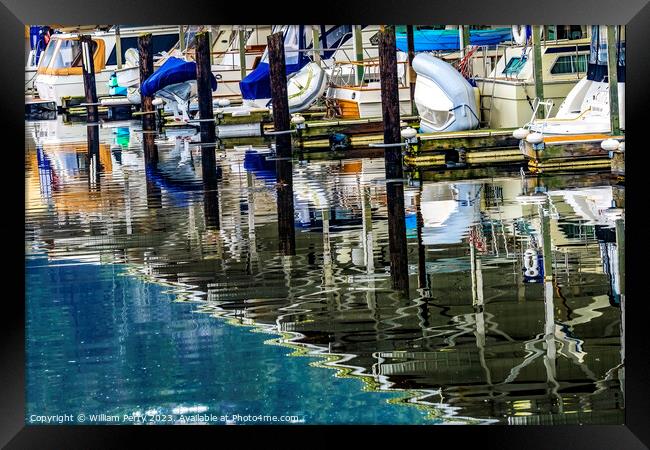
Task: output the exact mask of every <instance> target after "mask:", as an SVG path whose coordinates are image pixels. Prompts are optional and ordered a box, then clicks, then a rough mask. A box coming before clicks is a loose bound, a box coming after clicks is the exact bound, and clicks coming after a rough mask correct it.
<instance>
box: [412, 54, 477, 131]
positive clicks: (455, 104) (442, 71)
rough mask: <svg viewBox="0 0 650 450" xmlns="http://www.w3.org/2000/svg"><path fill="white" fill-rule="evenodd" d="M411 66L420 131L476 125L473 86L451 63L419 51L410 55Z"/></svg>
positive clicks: (467, 128)
mask: <svg viewBox="0 0 650 450" xmlns="http://www.w3.org/2000/svg"><path fill="white" fill-rule="evenodd" d="M413 69H414V70H415V72H416V73H417V76H418V77H417V83H416V84H415V104H416V106H417V109H418V113H419V115H420V130H421V131H422V132H424V133H430V132H434V131H463V130H471V129H474V128H478V126H479V120H478V111H477V102H476V95H475V93H474V88H473V87H472V85H471V84H469V82H468V81H467V80H466V79H465V78H464V77H463V76H462V75H461V74H460V73H459V72H458V71H457V70H456V69H454V68H453V67H452V66H451V64H449V63H447V62H445V61H443V60H441V59H438V58H436V57H434V56H432V55H430V54H428V53H420V54H418V55H417V56H416V57H415V58H413Z"/></svg>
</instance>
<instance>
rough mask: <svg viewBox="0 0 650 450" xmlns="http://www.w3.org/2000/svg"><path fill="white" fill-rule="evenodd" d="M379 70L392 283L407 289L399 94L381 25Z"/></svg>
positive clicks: (390, 45) (387, 33)
mask: <svg viewBox="0 0 650 450" xmlns="http://www.w3.org/2000/svg"><path fill="white" fill-rule="evenodd" d="M379 70H380V80H381V104H382V116H383V122H384V145H388V146H387V147H385V152H384V158H385V164H386V197H387V204H388V238H389V248H390V269H391V279H392V281H393V287H394V288H395V289H400V290H405V291H408V255H407V249H406V224H405V216H404V185H403V182H402V177H403V176H404V175H403V172H402V151H401V147H399V146H390V145H391V144H399V143H400V129H399V122H400V116H399V97H398V95H399V94H398V85H397V57H396V46H395V28H394V27H393V26H383V27H382V28H381V30H380V31H379Z"/></svg>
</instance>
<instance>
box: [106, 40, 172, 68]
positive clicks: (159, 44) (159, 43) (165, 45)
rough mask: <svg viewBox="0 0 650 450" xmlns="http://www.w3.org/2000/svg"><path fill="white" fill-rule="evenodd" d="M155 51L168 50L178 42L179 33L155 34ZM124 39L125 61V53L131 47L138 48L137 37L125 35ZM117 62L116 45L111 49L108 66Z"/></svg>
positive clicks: (123, 51)
mask: <svg viewBox="0 0 650 450" xmlns="http://www.w3.org/2000/svg"><path fill="white" fill-rule="evenodd" d="M152 40H153V53H154V55H155V54H157V53H160V52H168V51H169V50H171V49H172V47H174V46H175V45H176V43H178V33H175V34H160V35H154V36H153V39H152ZM121 41H122V61H124V54H125V53H126V51H127V50H128V49H130V48H135V49H137V48H138V38H137V37H135V36H134V37H123V38H122V39H121ZM115 64H117V57H116V56H115V47H113V50H111V54H110V55H109V57H108V60H107V61H106V65H107V66H114V65H115Z"/></svg>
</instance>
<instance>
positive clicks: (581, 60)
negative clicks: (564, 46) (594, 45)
mask: <svg viewBox="0 0 650 450" xmlns="http://www.w3.org/2000/svg"><path fill="white" fill-rule="evenodd" d="M580 72H587V55H578V57H577V59H576V55H566V56H560V57H559V58H558V59H557V60H556V61H555V64H553V67H552V68H551V73H552V74H554V75H559V74H563V73H580Z"/></svg>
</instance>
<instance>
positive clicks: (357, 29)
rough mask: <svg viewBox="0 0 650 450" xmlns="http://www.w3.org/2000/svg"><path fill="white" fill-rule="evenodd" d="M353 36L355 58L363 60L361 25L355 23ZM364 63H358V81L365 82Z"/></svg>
mask: <svg viewBox="0 0 650 450" xmlns="http://www.w3.org/2000/svg"><path fill="white" fill-rule="evenodd" d="M352 36H353V39H354V43H353V46H354V59H355V60H356V61H363V33H362V32H361V25H354V27H353V28H352ZM363 69H364V68H363V65H357V83H358V84H359V85H361V84H363Z"/></svg>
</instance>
